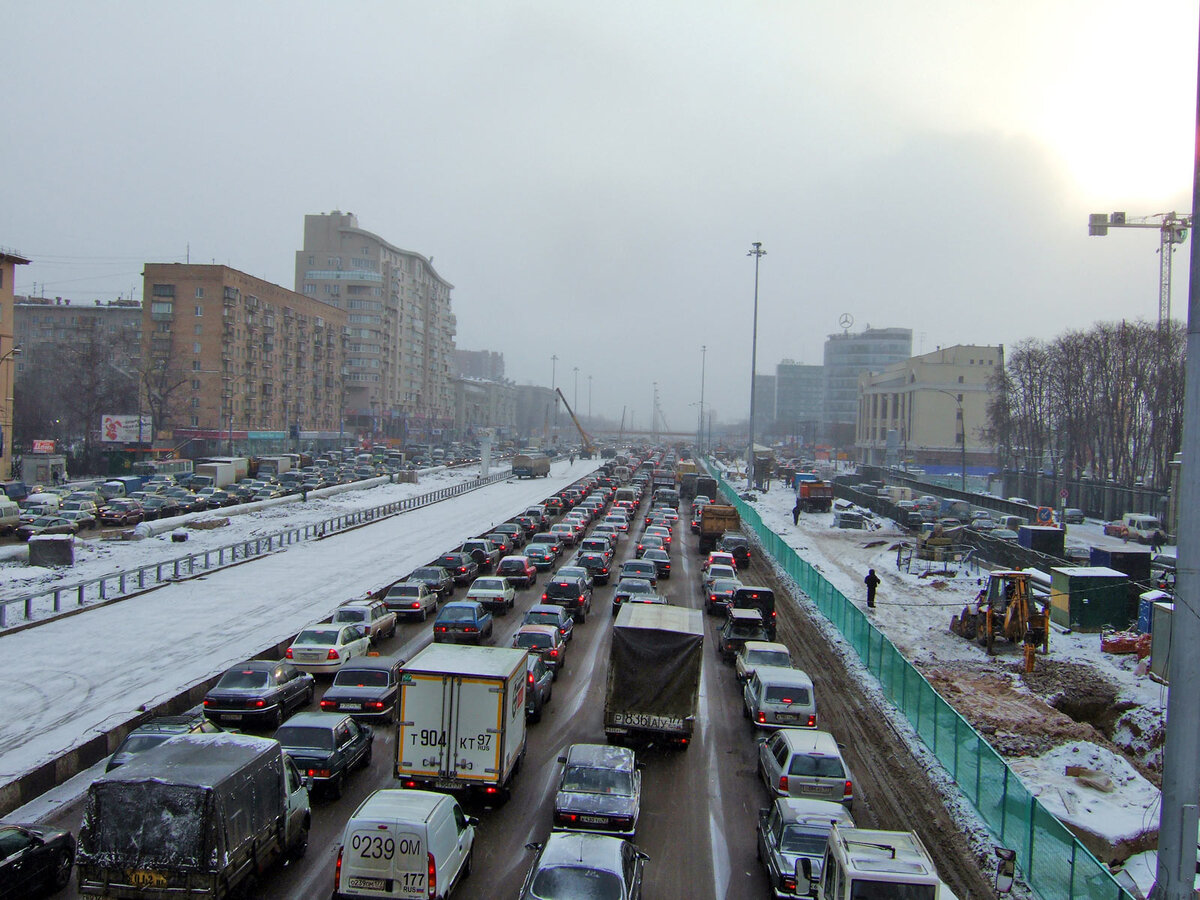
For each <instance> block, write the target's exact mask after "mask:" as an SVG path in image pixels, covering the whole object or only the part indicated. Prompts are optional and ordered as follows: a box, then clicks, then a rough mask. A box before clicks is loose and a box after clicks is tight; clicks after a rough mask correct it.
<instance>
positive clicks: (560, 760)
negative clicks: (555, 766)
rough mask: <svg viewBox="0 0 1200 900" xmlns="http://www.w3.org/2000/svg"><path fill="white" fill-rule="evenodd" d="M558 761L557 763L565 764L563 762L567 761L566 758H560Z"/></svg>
mask: <svg viewBox="0 0 1200 900" xmlns="http://www.w3.org/2000/svg"><path fill="white" fill-rule="evenodd" d="M558 761H559V762H560V763H565V762H566V761H567V758H566V757H565V756H560V757H559V758H558Z"/></svg>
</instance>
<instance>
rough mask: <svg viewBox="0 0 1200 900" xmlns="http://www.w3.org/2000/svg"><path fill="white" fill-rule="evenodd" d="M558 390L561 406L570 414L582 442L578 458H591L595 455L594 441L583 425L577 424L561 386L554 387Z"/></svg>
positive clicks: (573, 411) (577, 421)
mask: <svg viewBox="0 0 1200 900" xmlns="http://www.w3.org/2000/svg"><path fill="white" fill-rule="evenodd" d="M555 390H556V391H558V396H559V398H561V400H562V402H563V406H565V407H566V408H567V412H568V413H570V414H571V421H572V422H574V423H575V427H576V428H578V429H579V438H580V440H581V441H582V442H583V444H582V447H581V449H580V451H579V458H580V459H591V458H592V457H593V456H595V455H596V442H595V441H593V440H592V436H591V435H590V434H588V433H587V432H586V431H584V430H583V426H582V425H580V424H579V419H578V418H576V417H575V410H573V409H571V404H570V403H568V402H567V398H566V397H565V396H564V395H563V392H562V388H555Z"/></svg>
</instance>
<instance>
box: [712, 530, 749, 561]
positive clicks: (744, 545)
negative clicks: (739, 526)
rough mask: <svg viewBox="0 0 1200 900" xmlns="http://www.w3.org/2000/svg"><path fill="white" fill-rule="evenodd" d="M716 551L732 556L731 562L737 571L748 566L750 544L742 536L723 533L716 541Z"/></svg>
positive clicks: (732, 532) (734, 532)
mask: <svg viewBox="0 0 1200 900" xmlns="http://www.w3.org/2000/svg"><path fill="white" fill-rule="evenodd" d="M717 549H718V550H721V551H724V552H725V553H731V554H733V561H734V563H735V564H736V565H737V567H738V568H739V569H744V568H746V566H748V565H750V542H749V541H748V540H746V536H745V535H744V534H738V533H737V532H736V531H727V532H725V533H724V534H723V535H721V539H720V540H719V541H717Z"/></svg>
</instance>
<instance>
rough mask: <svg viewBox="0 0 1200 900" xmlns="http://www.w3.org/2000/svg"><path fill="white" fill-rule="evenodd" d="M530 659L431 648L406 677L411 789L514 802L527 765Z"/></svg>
mask: <svg viewBox="0 0 1200 900" xmlns="http://www.w3.org/2000/svg"><path fill="white" fill-rule="evenodd" d="M526 655H527V654H526V651H524V650H515V649H506V648H501V647H471V646H463V645H458V644H431V645H430V646H428V647H426V648H425V649H424V650H422V651H421V652H420V653H418V654H417V655H416V656H414V657H413V658H412V659H411V660H409V661H408V662H407V663H405V665H404V669H403V671H402V672H401V676H400V700H399V724H398V726H397V740H396V777H397V778H398V779H399V780H400V783H401V785H402V786H403V787H406V788H420V789H425V790H435V791H454V792H464V791H465V792H472V793H477V794H482V795H485V796H494V797H496V798H497V799H498V800H499V801H500V802H503V801H505V800H507V799H508V797H509V795H510V793H511V790H512V781H513V778H514V777H515V776H516V774H517V771H518V769H519V768H520V766H521V761H522V760H523V759H524V758H525V681H526V671H525V658H526Z"/></svg>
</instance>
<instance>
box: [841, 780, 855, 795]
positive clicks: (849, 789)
mask: <svg viewBox="0 0 1200 900" xmlns="http://www.w3.org/2000/svg"><path fill="white" fill-rule="evenodd" d="M842 796H843V797H853V796H854V782H853V781H847V782H846V789H845V790H844V791H843V792H842Z"/></svg>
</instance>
